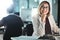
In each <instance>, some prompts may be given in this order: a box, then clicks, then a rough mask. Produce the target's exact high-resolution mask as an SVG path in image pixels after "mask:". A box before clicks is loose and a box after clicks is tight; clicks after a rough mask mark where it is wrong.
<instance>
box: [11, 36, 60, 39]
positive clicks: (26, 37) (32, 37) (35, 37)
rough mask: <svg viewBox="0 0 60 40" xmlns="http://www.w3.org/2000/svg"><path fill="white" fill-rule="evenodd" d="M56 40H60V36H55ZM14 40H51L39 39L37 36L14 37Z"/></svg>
mask: <svg viewBox="0 0 60 40" xmlns="http://www.w3.org/2000/svg"><path fill="white" fill-rule="evenodd" d="M54 37H55V39H56V40H60V36H54ZM11 39H12V40H49V39H38V37H37V36H19V37H12V38H11Z"/></svg>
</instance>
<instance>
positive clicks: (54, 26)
mask: <svg viewBox="0 0 60 40" xmlns="http://www.w3.org/2000/svg"><path fill="white" fill-rule="evenodd" d="M51 20H52V23H53V31H54V32H55V33H58V32H59V28H58V26H57V24H56V23H55V20H54V18H53V16H51Z"/></svg>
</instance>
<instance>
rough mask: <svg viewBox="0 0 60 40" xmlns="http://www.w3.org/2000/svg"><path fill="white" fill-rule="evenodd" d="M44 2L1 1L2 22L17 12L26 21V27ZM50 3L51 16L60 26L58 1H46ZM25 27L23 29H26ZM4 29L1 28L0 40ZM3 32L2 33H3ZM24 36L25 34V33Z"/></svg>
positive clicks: (32, 0)
mask: <svg viewBox="0 0 60 40" xmlns="http://www.w3.org/2000/svg"><path fill="white" fill-rule="evenodd" d="M42 1H44V0H0V20H1V19H2V18H3V17H5V16H7V15H9V14H13V13H15V12H19V13H20V17H21V18H22V20H23V21H24V27H26V25H27V24H31V21H32V19H31V17H32V16H33V15H34V14H36V13H37V12H36V10H37V7H38V5H39V4H40V3H41V2H42ZM46 1H48V2H49V3H50V6H51V14H53V16H54V19H55V22H56V23H57V25H58V26H59V22H58V20H59V18H58V15H59V14H58V13H60V12H59V11H58V3H59V2H60V1H59V2H58V0H46ZM24 27H23V28H22V29H24ZM3 29H4V27H1V28H0V33H1V35H0V40H2V37H3V36H2V35H3V32H2V31H3ZM1 30H2V31H1ZM23 34H24V33H23Z"/></svg>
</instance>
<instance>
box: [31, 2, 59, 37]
mask: <svg viewBox="0 0 60 40" xmlns="http://www.w3.org/2000/svg"><path fill="white" fill-rule="evenodd" d="M50 9H51V8H50V4H49V2H47V1H42V2H41V4H39V7H38V13H37V14H36V15H34V16H33V17H32V23H33V29H34V32H33V36H39V37H42V36H44V35H48V34H50V35H51V34H54V33H59V28H58V26H57V25H56V23H55V20H54V18H53V15H52V14H51V13H50Z"/></svg>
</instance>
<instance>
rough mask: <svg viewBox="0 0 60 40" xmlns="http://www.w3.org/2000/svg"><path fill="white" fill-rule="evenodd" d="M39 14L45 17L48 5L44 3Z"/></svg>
mask: <svg viewBox="0 0 60 40" xmlns="http://www.w3.org/2000/svg"><path fill="white" fill-rule="evenodd" d="M40 12H41V14H44V15H47V13H48V12H49V5H48V4H47V3H44V4H43V5H42V6H41V8H40Z"/></svg>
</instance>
